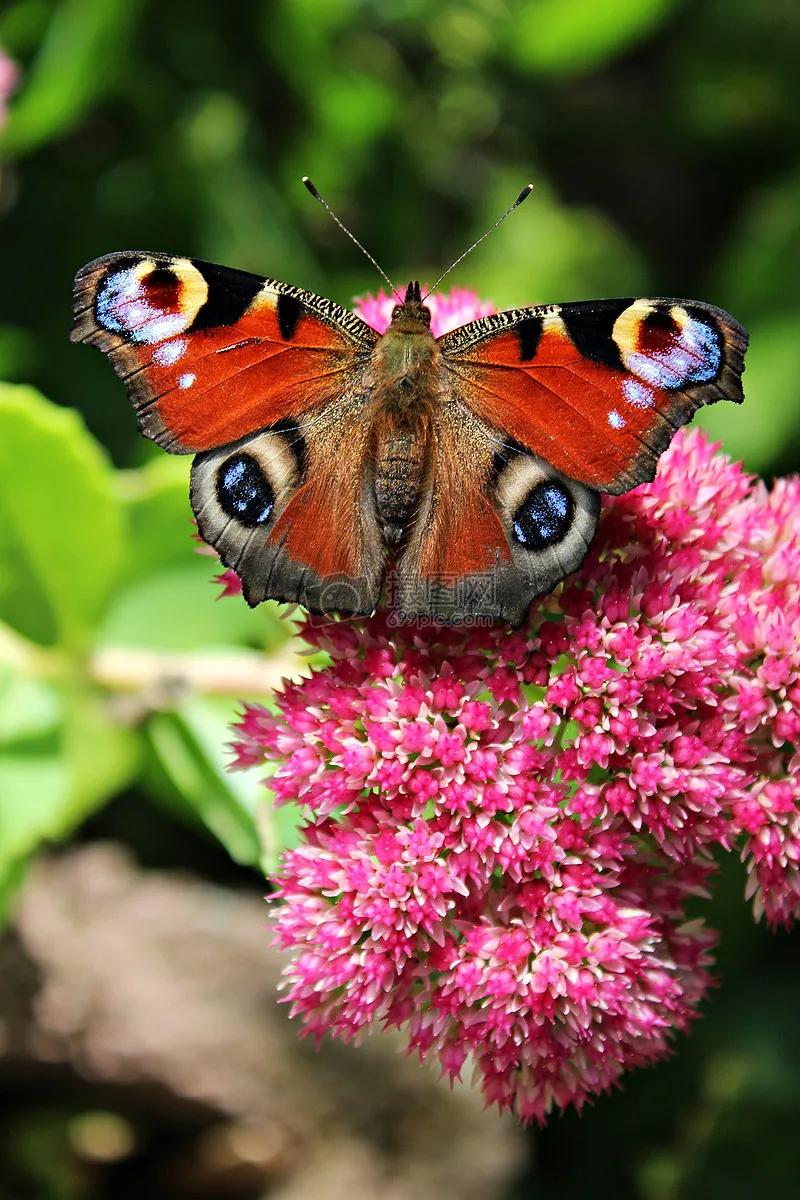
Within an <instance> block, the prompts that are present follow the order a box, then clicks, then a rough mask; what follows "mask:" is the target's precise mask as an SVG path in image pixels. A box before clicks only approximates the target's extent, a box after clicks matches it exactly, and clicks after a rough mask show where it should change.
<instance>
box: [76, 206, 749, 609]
mask: <svg viewBox="0 0 800 1200" xmlns="http://www.w3.org/2000/svg"><path fill="white" fill-rule="evenodd" d="M524 194H525V193H523V196H524ZM512 207H513V206H512ZM351 236H352V235H351ZM354 240H355V239H354ZM74 304H75V306H74V316H75V321H74V328H73V332H72V338H73V340H74V341H78V342H88V343H90V344H92V345H95V346H98V347H99V348H100V349H101V350H102V351H103V352H104V353H105V354H107V355H108V356H109V358H110V360H111V363H112V364H113V366H114V368H115V369H116V371H117V373H118V374H119V375H120V376H121V377H122V379H123V380H124V382H125V384H126V386H127V389H128V394H129V397H130V399H131V401H132V403H133V407H134V409H135V410H136V415H137V417H138V422H139V428H140V430H141V432H142V433H143V434H144V436H145V437H148V438H151V439H152V440H153V441H154V442H157V443H158V445H160V446H162V447H163V448H164V449H165V450H167V451H169V452H170V453H172V454H193V455H195V458H194V462H193V464H192V470H191V484H190V498H191V505H192V508H193V510H194V514H195V517H196V521H197V526H198V529H199V532H200V534H201V536H202V537H203V539H204V540H205V541H206V542H208V543H209V544H210V545H211V546H213V547H214V549H215V550H216V551H217V553H218V555H219V557H220V559H221V560H222V562H223V563H224V564H225V565H226V566H227V567H229V568H231V569H232V570H234V571H235V572H236V573H237V574H238V575H239V576H240V578H241V581H242V588H243V593H244V597H245V599H246V600H247V602H248V604H250V605H256V604H259V603H260V602H261V601H263V600H266V599H270V598H271V599H274V600H281V601H290V602H299V603H300V604H302V605H303V606H304V607H305V608H307V609H308V610H309V611H311V612H315V613H323V614H332V613H340V614H368V613H371V612H373V611H374V610H375V609H376V608H377V607H378V605H379V602H381V600H382V598H383V600H384V601H386V599H387V593H388V601H389V603H390V604H391V606H393V609H394V611H395V612H397V613H400V614H403V615H404V616H406V617H409V618H419V619H423V618H434V619H436V620H443V621H464V620H471V619H472V620H474V619H476V618H480V619H487V620H489V619H491V620H502V621H506V622H508V623H510V624H513V625H517V624H519V623H520V622H521V621H522V620H523V619H524V616H525V614H526V611H527V610H528V608H529V606H530V604H531V601H532V600H533V599H534V598H535V597H537V596H541V595H543V594H545V593H547V592H550V591H551V590H552V589H553V588H554V587H555V586H556V585H557V584H558V583H559V581H560V580H562V579H563V578H564V577H565V576H566V575H568V574H569V573H570V572H572V571H574V570H575V569H576V568H577V567H578V566H579V565H580V563H581V562H582V560H583V558H584V557H585V555H586V553H587V551H588V549H589V546H590V544H591V542H592V539H593V536H594V534H595V530H596V528H597V523H598V517H599V512H600V496H601V494H609V495H617V494H619V493H621V492H627V491H628V490H630V489H631V488H634V487H636V486H637V484H640V483H643V482H644V481H646V480H650V479H652V478H653V477H654V475H655V471H656V467H657V464H658V458H659V455H660V454H661V453H662V452H663V451H664V450H665V449H666V447H667V446H668V445H669V443H670V441H671V440H672V437H673V435H674V434H675V431H676V430H677V429H678V428H679V427H680V426H681V425H683V424H685V423H686V422H687V421H689V420H690V419H691V417H692V415H693V414H694V412H695V411H696V410H697V409H698V408H700V407H701V406H702V405H704V404H710V403H713V402H715V401H718V400H732V401H734V402H737V403H738V402H741V400H742V389H741V374H742V370H743V367H744V362H743V359H744V352H745V349H746V346H747V334H746V332H745V331H744V329H743V328H742V327H741V326H740V325H739V324H737V322H736V321H735V320H734V319H733V318H732V317H731V316H729V315H728V313H726V312H723V311H722V310H721V309H719V308H715V307H714V306H712V305H710V304H701V303H697V302H695V301H687V300H674V299H660V298H655V299H643V298H639V299H637V298H627V299H619V300H590V301H579V302H577V303H573V304H547V305H542V306H536V307H526V308H515V309H510V310H508V311H506V312H499V313H496V314H494V315H493V316H488V317H483V318H481V319H479V320H475V321H471V322H469V323H468V324H466V325H463V326H461V327H460V328H458V329H455V330H453V331H452V332H450V333H446V334H444V336H442V337H439V338H434V337H433V336H432V335H431V332H430V321H431V313H430V309H429V308H428V307H427V306H426V304H425V300H424V299H423V297H422V294H421V289H420V285H419V283H417V282H412V283H409V285H408V287H407V289H406V291H405V296H404V297H402V298H398V303H397V304H396V306H395V308H394V310H393V313H392V319H391V325H390V326H389V328H388V329H387V331H386V332H385V333H384V334H383V335H380V334H378V333H377V332H376V331H375V330H374V329H372V328H371V327H370V326H368V325H367V324H366V323H365V322H364V321H362V320H361V319H360V318H359V317H358V316H356V315H355V314H354V313H353V312H350V311H348V310H347V309H345V308H342V307H340V306H339V305H338V304H336V303H334V302H333V301H332V300H327V299H325V298H323V297H321V296H317V295H314V294H313V293H312V292H308V291H304V290H303V289H302V288H299V287H294V286H292V285H290V284H286V283H281V282H279V281H278V280H274V279H265V278H262V277H261V276H258V275H252V274H248V273H246V272H244V271H236V270H231V269H230V268H227V267H221V266H215V265H213V264H211V263H207V262H203V261H201V260H199V259H194V258H181V257H176V256H174V255H168V254H157V253H149V252H138V251H135V252H122V253H117V254H108V255H105V256H104V257H102V258H98V259H97V260H96V261H94V262H91V263H89V264H88V265H87V266H85V267H83V268H82V269H81V270H80V271H79V272H78V274H77V276H76V279H75V292H74Z"/></svg>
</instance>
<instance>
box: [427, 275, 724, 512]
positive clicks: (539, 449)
mask: <svg viewBox="0 0 800 1200" xmlns="http://www.w3.org/2000/svg"><path fill="white" fill-rule="evenodd" d="M439 344H440V347H441V350H442V355H443V358H444V361H445V363H446V365H447V368H448V369H449V371H450V372H451V374H452V378H453V384H454V386H456V387H457V388H458V390H459V391H460V393H461V395H462V396H463V398H464V401H465V403H466V404H468V405H469V407H470V408H471V409H472V410H473V411H474V412H475V413H476V414H477V415H479V416H480V417H481V418H482V419H483V420H484V421H486V422H487V423H488V424H489V425H491V426H492V427H493V428H495V429H498V430H501V431H503V432H504V433H507V434H508V435H509V436H510V437H511V438H513V439H514V440H515V441H516V442H518V443H519V444H521V445H522V446H524V447H525V448H526V449H527V450H529V451H531V452H532V453H534V454H536V455H537V456H539V457H540V458H542V459H544V460H545V461H546V462H548V463H550V464H551V465H552V466H553V467H555V468H556V469H557V470H559V471H561V472H562V473H563V474H564V475H566V476H568V477H569V478H571V479H574V480H577V481H579V482H581V483H583V484H585V485H587V486H588V487H590V488H594V489H596V490H597V491H600V492H610V493H619V492H625V491H628V490H629V489H630V488H633V487H636V485H637V484H639V483H644V482H645V481H646V480H650V479H652V478H653V477H654V475H655V470H656V465H657V462H658V458H659V455H660V454H661V453H662V452H663V450H665V449H666V447H667V446H668V445H669V443H670V441H671V440H672V437H673V435H674V433H675V431H676V430H677V429H678V428H679V427H680V426H681V425H684V424H685V423H686V422H687V421H689V420H690V419H691V417H692V415H693V414H694V412H695V411H696V410H697V409H698V408H700V407H701V406H702V405H704V404H711V403H714V402H715V401H717V400H723V399H724V400H733V401H735V402H740V401H741V399H742V388H741V373H742V370H743V356H744V351H745V348H746V346H747V334H746V333H745V331H744V330H743V329H742V327H741V326H740V325H738V324H737V323H736V321H734V320H733V318H732V317H730V316H729V315H728V314H727V313H725V312H723V311H722V310H721V309H718V308H714V307H713V306H712V305H707V304H698V303H695V302H693V301H684V300H664V299H656V300H647V299H639V300H634V299H626V300H597V301H587V302H581V303H577V304H561V305H558V304H553V305H548V306H545V307H539V308H522V309H513V310H510V311H508V312H501V313H497V314H495V315H494V316H490V317H484V318H482V319H481V320H479V321H473V322H471V323H470V324H469V325H464V326H462V327H461V328H460V329H456V330H454V331H453V332H452V333H448V334H446V335H445V336H444V337H443V338H441V339H440V341H439Z"/></svg>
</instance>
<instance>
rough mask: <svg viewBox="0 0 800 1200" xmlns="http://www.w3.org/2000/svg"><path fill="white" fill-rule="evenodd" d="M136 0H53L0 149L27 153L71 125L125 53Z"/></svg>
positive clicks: (112, 74)
mask: <svg viewBox="0 0 800 1200" xmlns="http://www.w3.org/2000/svg"><path fill="white" fill-rule="evenodd" d="M140 7H141V0H112V2H109V0H59V3H58V4H57V5H56V6H55V10H54V13H53V16H52V19H51V21H50V24H49V26H48V28H47V31H46V33H45V36H44V40H43V42H42V44H41V48H40V50H39V53H38V55H37V56H36V59H35V60H34V63H33V65H32V66H31V68H30V70H29V71H28V73H27V78H26V79H25V82H24V86H23V88H22V91H21V92H20V94H19V96H18V97H17V98H16V99H15V102H14V104H13V106H12V108H11V111H10V113H9V117H8V121H7V123H6V126H5V129H4V130H3V132H2V134H0V153H3V154H4V155H6V156H9V157H10V156H15V155H20V154H25V153H30V152H31V151H32V150H35V149H36V147H37V146H40V145H41V144H42V143H43V142H46V141H48V140H49V139H50V138H52V137H55V136H56V135H57V134H59V133H61V132H62V131H63V130H64V129H67V128H68V127H69V126H71V125H73V124H74V123H75V122H76V121H77V120H78V119H79V117H80V116H81V115H82V114H83V113H84V112H85V111H86V109H87V108H88V107H89V106H90V104H92V102H93V101H94V100H96V98H97V97H98V96H99V95H101V94H102V93H103V92H104V91H105V90H106V88H107V87H108V85H109V83H110V81H111V80H113V79H115V76H117V75H118V72H119V68H120V66H121V65H122V64H123V63H124V61H125V57H126V56H127V55H128V54H129V53H130V42H131V29H132V26H133V23H134V20H135V18H136V16H137V14H138V11H139V8H140Z"/></svg>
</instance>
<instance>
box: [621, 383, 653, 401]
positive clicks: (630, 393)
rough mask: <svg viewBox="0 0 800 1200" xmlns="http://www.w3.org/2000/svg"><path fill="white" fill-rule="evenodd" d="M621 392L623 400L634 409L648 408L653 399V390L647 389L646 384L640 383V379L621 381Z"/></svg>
mask: <svg viewBox="0 0 800 1200" xmlns="http://www.w3.org/2000/svg"><path fill="white" fill-rule="evenodd" d="M622 390H623V392H624V393H625V399H626V400H627V401H628V403H629V404H632V405H633V406H634V408H650V406H651V405H652V403H653V401H654V399H655V393H654V392H653V389H652V388H649V387H648V386H647V384H646V383H642V381H641V379H625V380H623V383H622Z"/></svg>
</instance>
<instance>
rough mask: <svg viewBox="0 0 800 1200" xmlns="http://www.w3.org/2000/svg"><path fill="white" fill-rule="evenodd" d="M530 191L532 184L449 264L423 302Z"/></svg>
mask: <svg viewBox="0 0 800 1200" xmlns="http://www.w3.org/2000/svg"><path fill="white" fill-rule="evenodd" d="M532 191H533V184H532V183H526V184H525V187H524V188H523V189H522V191H521V192H520V194H519V195H518V196H517V198H516V200H515V201H514V203H513V204H509V206H508V208H507V209H506V211H505V212H504V213H503V215H502V217H498V218H497V220H496V221H495V223H494V225H490V226H489V228H488V229H487V230H486V233H482V234H481V236H480V237H479V238H478V240H477V242H473V243H472V245H471V246H468V247H467V249H466V250H465V251H464V253H463V254H460V255H459V256H458V258H457V259H456V261H455V262H454V263H451V264H450V266H449V267H448V268H447V270H446V271H445V272H444V273H443V274H441V275H440V276H439V278H438V279H437V280H436V283H435V284H434V285H433V287H431V288H428V290H427V292H426V293H425V295H424V296H423V297H422V299H423V301H425V300H427V299H428V296H430V294H431V292H434V291H436V289H437V287H438V286H439V284H440V283H441V282H442V280H443V279H446V278H447V276H448V275H449V274H450V272H451V271H452V270H453V269H454V268H455V267H457V266H458V264H459V263H460V262H463V261H464V259H465V258H466V257H467V255H468V254H472V251H473V250H474V249H475V247H476V246H480V244H481V242H483V241H485V240H486V238H487V237H488V236H489V234H490V233H494V231H495V229H497V227H498V225H502V224H503V221H505V219H506V217H508V216H510V215H511V213H512V212H513V211H514V209H515V208H519V206H520V204H522V203H523V201H525V200H527V199H528V196H530V194H531V192H532Z"/></svg>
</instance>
